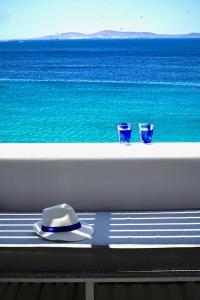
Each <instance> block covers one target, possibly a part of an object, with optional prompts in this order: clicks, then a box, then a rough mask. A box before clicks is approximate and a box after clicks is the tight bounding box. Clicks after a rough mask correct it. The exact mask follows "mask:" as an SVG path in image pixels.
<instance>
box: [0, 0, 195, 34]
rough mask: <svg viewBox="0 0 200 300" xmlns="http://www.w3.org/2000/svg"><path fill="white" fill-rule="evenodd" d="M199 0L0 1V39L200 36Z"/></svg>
mask: <svg viewBox="0 0 200 300" xmlns="http://www.w3.org/2000/svg"><path fill="white" fill-rule="evenodd" d="M199 16H200V0H120V1H119V0H0V39H18V38H19V39H23V38H35V37H42V36H46V35H49V34H56V33H63V32H71V31H73V32H74V31H76V32H83V33H93V32H97V31H101V30H121V31H148V32H155V33H170V34H176V33H179V34H181V33H189V32H200V20H199V19H200V17H199Z"/></svg>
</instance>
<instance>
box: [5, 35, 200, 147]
mask: <svg viewBox="0 0 200 300" xmlns="http://www.w3.org/2000/svg"><path fill="white" fill-rule="evenodd" d="M121 122H131V123H133V135H132V141H133V142H134V141H139V134H138V123H139V122H152V123H153V124H154V126H155V130H154V138H153V140H154V142H183V141H185V142H200V39H171V40H170V39H164V40H161V39H158V40H148V39H138V40H70V41H12V42H11V41H10V42H1V43H0V142H5V143H7V142H115V141H117V132H116V124H117V123H121Z"/></svg>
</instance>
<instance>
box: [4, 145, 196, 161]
mask: <svg viewBox="0 0 200 300" xmlns="http://www.w3.org/2000/svg"><path fill="white" fill-rule="evenodd" d="M151 158H152V159H173V158H174V159H184V158H187V159H190V158H191V159H194V158H196V159H198V158H200V143H154V144H150V145H145V144H142V143H132V144H131V145H123V144H119V143H76V144H74V143H70V144H67V143H66V144H64V143H60V144H59V143H55V144H52V143H45V144H41V143H38V144H35V143H34V144H26V143H25V144H14V143H8V144H3V143H2V144H0V160H4V159H17V160H18V159H22V160H24V159H28V160H29V159H31V160H32V159H36V160H38V159H39V160H40V159H42V160H52V159H53V160H56V159H65V160H68V159H69V160H71V159H73V160H74V159H75V160H76V159H77V160H84V159H86V160H88V159H89V160H92V159H95V160H96V159H100V160H101V159H109V160H110V159H151Z"/></svg>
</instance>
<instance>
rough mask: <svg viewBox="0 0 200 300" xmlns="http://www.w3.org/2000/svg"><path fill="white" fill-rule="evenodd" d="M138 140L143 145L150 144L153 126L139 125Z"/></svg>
mask: <svg viewBox="0 0 200 300" xmlns="http://www.w3.org/2000/svg"><path fill="white" fill-rule="evenodd" d="M139 130H140V140H141V142H142V143H144V144H151V142H152V137H153V124H139Z"/></svg>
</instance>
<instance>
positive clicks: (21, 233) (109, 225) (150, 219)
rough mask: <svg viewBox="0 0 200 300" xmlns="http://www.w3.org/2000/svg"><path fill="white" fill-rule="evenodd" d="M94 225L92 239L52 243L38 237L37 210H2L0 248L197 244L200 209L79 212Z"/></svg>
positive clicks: (189, 245)
mask: <svg viewBox="0 0 200 300" xmlns="http://www.w3.org/2000/svg"><path fill="white" fill-rule="evenodd" d="M78 217H79V219H80V221H86V222H87V223H88V224H90V225H92V226H94V229H95V232H94V235H93V237H92V238H91V239H86V240H82V241H78V242H74V243H71V242H64V243H63V242H62V243H59V242H52V241H47V240H44V239H42V238H40V237H38V236H37V235H36V234H35V232H34V231H33V224H34V223H35V222H37V221H38V220H41V214H40V213H1V214H0V247H66V248H67V247H70V248H90V247H96V246H97V247H99V246H101V247H102V246H106V247H110V248H166V247H199V246H200V210H187V211H186V210H179V211H154V212H150V211H148V212H147V211H142V212H134V211H128V212H82V213H81V212H80V213H78Z"/></svg>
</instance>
